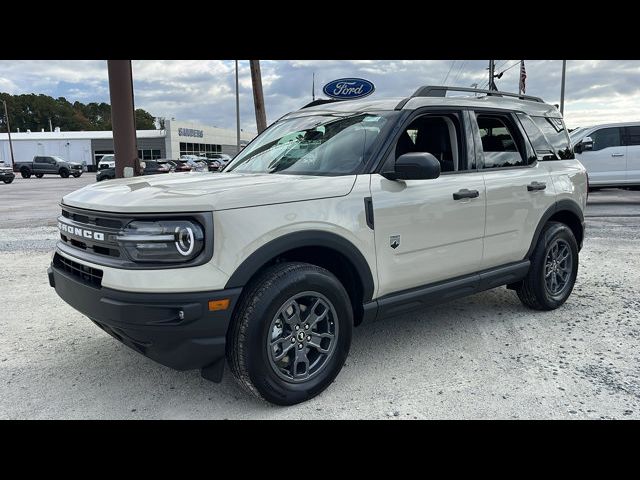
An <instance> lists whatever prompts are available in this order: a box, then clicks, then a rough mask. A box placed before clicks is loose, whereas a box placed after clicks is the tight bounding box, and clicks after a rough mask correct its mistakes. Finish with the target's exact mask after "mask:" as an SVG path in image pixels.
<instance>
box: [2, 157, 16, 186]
mask: <svg viewBox="0 0 640 480" xmlns="http://www.w3.org/2000/svg"><path fill="white" fill-rule="evenodd" d="M14 178H16V175H15V173H13V171H12V170H11V167H10V166H9V165H5V164H4V162H0V180H2V181H3V182H4V183H11V182H13V179H14Z"/></svg>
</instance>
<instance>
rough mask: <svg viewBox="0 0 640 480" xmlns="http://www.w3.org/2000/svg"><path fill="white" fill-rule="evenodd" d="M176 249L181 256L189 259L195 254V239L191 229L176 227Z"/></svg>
mask: <svg viewBox="0 0 640 480" xmlns="http://www.w3.org/2000/svg"><path fill="white" fill-rule="evenodd" d="M176 239H177V240H176V249H177V250H178V253H179V254H180V255H183V256H185V257H188V256H189V255H191V253H193V247H194V245H195V239H194V237H193V230H192V229H191V227H185V226H182V227H176Z"/></svg>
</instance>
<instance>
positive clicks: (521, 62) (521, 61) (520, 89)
mask: <svg viewBox="0 0 640 480" xmlns="http://www.w3.org/2000/svg"><path fill="white" fill-rule="evenodd" d="M523 65H524V60H520V76H519V77H518V95H522V93H523V92H522V67H523Z"/></svg>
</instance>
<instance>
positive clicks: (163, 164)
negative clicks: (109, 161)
mask: <svg viewBox="0 0 640 480" xmlns="http://www.w3.org/2000/svg"><path fill="white" fill-rule="evenodd" d="M142 163H144V172H143V175H155V174H157V173H169V172H170V171H171V170H172V168H173V165H172V164H171V163H170V162H168V161H160V160H145V161H144V162H142ZM114 178H116V169H115V167H110V168H102V169H100V170H98V173H96V182H101V181H102V180H113V179H114Z"/></svg>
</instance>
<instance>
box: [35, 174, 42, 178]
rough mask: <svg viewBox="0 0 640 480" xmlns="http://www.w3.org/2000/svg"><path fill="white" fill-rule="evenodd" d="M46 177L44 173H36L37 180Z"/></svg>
mask: <svg viewBox="0 0 640 480" xmlns="http://www.w3.org/2000/svg"><path fill="white" fill-rule="evenodd" d="M42 177H44V173H36V178H42Z"/></svg>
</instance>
